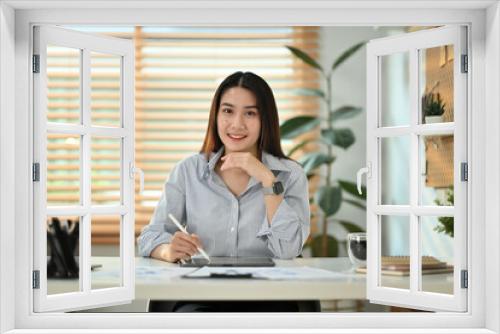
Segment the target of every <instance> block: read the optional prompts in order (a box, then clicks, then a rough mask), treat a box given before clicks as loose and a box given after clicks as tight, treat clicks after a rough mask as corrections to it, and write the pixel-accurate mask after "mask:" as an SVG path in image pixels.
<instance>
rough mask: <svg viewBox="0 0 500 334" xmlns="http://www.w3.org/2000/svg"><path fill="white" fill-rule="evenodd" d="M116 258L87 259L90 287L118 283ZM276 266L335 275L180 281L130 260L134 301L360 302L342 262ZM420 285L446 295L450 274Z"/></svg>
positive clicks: (362, 294) (390, 281)
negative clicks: (91, 268) (133, 267)
mask: <svg viewBox="0 0 500 334" xmlns="http://www.w3.org/2000/svg"><path fill="white" fill-rule="evenodd" d="M117 260H118V259H117V258H112V257H93V258H92V263H93V264H102V268H100V269H99V270H98V271H96V272H93V275H92V287H93V288H100V287H109V286H113V283H115V284H116V282H118V276H117V272H118V271H117V270H116V268H117V267H116V264H117ZM275 262H276V264H277V266H280V267H294V266H308V267H314V268H321V269H326V270H330V271H333V272H338V273H341V274H342V275H339V277H338V278H334V279H329V280H294V281H290V280H287V281H271V280H262V279H221V278H218V279H192V278H190V279H186V278H181V277H179V269H183V270H184V272H186V269H187V270H193V269H192V268H191V269H189V268H179V266H178V265H176V264H171V263H166V262H163V261H158V260H154V259H151V258H142V257H138V258H136V281H135V287H136V291H135V296H136V299H166V300H263V299H266V300H310V299H318V300H335V299H365V298H366V284H365V280H366V277H365V275H364V274H356V273H350V272H349V269H350V268H351V266H350V262H349V259H348V258H299V259H294V260H275ZM384 282H385V283H387V285H388V286H392V287H403V286H404V285H405V284H407V282H408V277H389V276H384ZM424 282H425V285H426V286H428V287H430V289H432V291H446V292H450V291H451V289H452V287H453V277H452V275H451V274H434V275H426V277H425V280H424ZM77 284H78V282H77V280H59V279H49V291H51V292H50V293H60V292H63V291H72V290H71V288H70V289H69V290H68V287H70V286H75V285H77Z"/></svg>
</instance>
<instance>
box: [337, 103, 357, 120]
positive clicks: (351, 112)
mask: <svg viewBox="0 0 500 334" xmlns="http://www.w3.org/2000/svg"><path fill="white" fill-rule="evenodd" d="M362 111H363V108H359V107H353V106H343V107H340V108H338V109H335V110H334V111H332V122H337V121H340V120H343V119H349V118H352V117H354V116H357V115H358V114H359V113H361V112H362Z"/></svg>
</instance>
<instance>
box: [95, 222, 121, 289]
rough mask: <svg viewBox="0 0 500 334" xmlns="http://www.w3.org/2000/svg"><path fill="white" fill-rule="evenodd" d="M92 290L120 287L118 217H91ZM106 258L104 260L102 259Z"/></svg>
mask: <svg viewBox="0 0 500 334" xmlns="http://www.w3.org/2000/svg"><path fill="white" fill-rule="evenodd" d="M91 226H92V232H91V233H92V247H91V256H92V260H91V263H92V266H93V267H94V269H93V270H92V289H93V290H94V289H103V288H114V287H120V286H122V264H121V263H122V261H121V254H120V235H121V233H120V226H121V216H119V215H95V216H92V225H91ZM103 257H106V260H105V259H104V258H103Z"/></svg>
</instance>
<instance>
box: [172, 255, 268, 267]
mask: <svg viewBox="0 0 500 334" xmlns="http://www.w3.org/2000/svg"><path fill="white" fill-rule="evenodd" d="M204 266H208V267H274V261H273V259H271V258H270V257H217V256H212V257H210V262H208V260H207V259H205V258H203V257H194V258H191V260H189V261H186V262H185V263H181V267H204Z"/></svg>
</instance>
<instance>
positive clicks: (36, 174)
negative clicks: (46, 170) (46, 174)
mask: <svg viewBox="0 0 500 334" xmlns="http://www.w3.org/2000/svg"><path fill="white" fill-rule="evenodd" d="M33 181H40V164H39V163H38V162H35V163H34V164H33Z"/></svg>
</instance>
